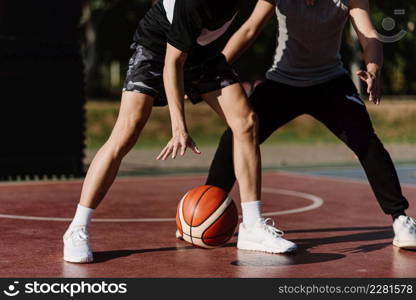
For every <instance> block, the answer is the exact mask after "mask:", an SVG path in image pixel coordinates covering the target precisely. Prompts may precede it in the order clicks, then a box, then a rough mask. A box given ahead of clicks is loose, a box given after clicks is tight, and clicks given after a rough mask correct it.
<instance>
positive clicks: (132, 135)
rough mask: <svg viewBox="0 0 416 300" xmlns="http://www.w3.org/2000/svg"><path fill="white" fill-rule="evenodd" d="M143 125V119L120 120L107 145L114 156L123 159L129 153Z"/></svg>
mask: <svg viewBox="0 0 416 300" xmlns="http://www.w3.org/2000/svg"><path fill="white" fill-rule="evenodd" d="M120 123H121V124H120ZM143 126H144V124H142V121H141V120H136V119H130V120H124V121H122V122H118V124H117V125H116V127H115V128H114V130H113V132H112V134H111V136H110V138H109V140H108V141H107V146H108V147H109V148H110V151H111V153H112V156H113V157H114V158H116V159H122V158H123V157H124V156H126V155H127V153H129V151H130V150H131V149H132V148H133V147H134V145H135V144H136V142H137V139H138V136H139V134H140V131H141V129H142V128H143Z"/></svg>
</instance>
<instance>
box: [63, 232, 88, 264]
mask: <svg viewBox="0 0 416 300" xmlns="http://www.w3.org/2000/svg"><path fill="white" fill-rule="evenodd" d="M63 240H64V260H65V261H67V262H72V263H79V264H83V263H90V262H92V261H93V256H92V251H91V247H90V243H89V234H88V229H87V227H86V226H74V227H70V228H68V230H67V231H66V232H65V234H64V237H63Z"/></svg>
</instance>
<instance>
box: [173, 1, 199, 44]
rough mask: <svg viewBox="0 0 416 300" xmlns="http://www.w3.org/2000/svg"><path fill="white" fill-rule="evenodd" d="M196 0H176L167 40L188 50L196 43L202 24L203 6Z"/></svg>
mask: <svg viewBox="0 0 416 300" xmlns="http://www.w3.org/2000/svg"><path fill="white" fill-rule="evenodd" d="M199 3H200V1H198V0H176V3H175V9H174V13H173V19H172V24H171V27H170V30H169V32H168V34H167V42H168V43H169V44H170V45H172V46H174V47H175V48H177V49H179V50H181V51H183V52H189V50H191V48H192V47H193V46H195V45H196V43H197V39H198V37H199V36H200V34H201V32H202V28H203V24H204V12H203V8H202V7H201V5H200V4H199Z"/></svg>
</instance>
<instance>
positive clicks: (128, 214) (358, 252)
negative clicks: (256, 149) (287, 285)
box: [0, 173, 416, 278]
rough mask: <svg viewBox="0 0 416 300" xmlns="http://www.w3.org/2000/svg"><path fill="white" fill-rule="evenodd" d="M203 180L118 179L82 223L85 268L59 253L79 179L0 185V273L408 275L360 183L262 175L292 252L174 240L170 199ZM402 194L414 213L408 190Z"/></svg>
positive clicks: (414, 192)
mask: <svg viewBox="0 0 416 300" xmlns="http://www.w3.org/2000/svg"><path fill="white" fill-rule="evenodd" d="M204 178H205V177H204V176H201V175H195V176H186V177H182V176H181V177H152V178H132V179H119V180H118V181H117V182H116V183H115V185H114V186H113V187H112V189H111V190H110V192H109V194H108V196H107V198H106V200H105V201H104V202H103V204H102V206H101V207H100V208H99V209H98V211H97V213H96V215H95V218H96V222H94V223H93V224H92V226H91V230H90V232H91V236H92V245H93V250H94V256H95V263H93V264H88V265H77V264H71V263H66V262H64V261H63V260H62V240H61V239H62V234H63V233H64V231H65V229H66V227H67V225H68V221H65V218H71V217H72V216H73V214H74V211H75V205H76V203H77V201H78V196H79V193H80V189H81V182H80V181H73V182H51V183H29V184H28V183H15V184H14V183H11V184H10V183H3V184H0V227H1V239H0V240H1V246H0V277H227V278H228V277H236V278H238V277H274V278H279V277H286V278H287V277H357V278H362V277H416V268H415V264H416V252H415V251H406V250H399V249H397V248H395V247H394V246H392V244H391V241H392V237H393V233H392V229H391V218H390V217H389V216H385V215H384V214H383V213H382V212H381V209H380V208H379V207H378V204H377V202H376V200H375V198H374V196H373V194H372V192H371V190H370V187H369V186H368V184H367V183H366V182H358V181H351V180H333V179H330V178H323V177H321V178H320V177H312V176H303V175H296V174H289V173H266V174H265V175H264V181H263V186H264V190H263V199H264V212H265V213H268V214H269V215H273V216H272V217H273V219H274V220H275V221H276V223H277V224H278V227H279V228H280V229H282V230H284V231H285V232H286V235H285V237H286V238H287V239H290V240H293V241H295V242H296V243H298V245H299V246H300V249H299V251H298V252H297V253H296V254H292V255H276V254H263V253H256V252H247V251H241V250H237V249H236V247H235V242H236V237H234V238H233V239H232V240H231V241H230V242H229V243H228V244H227V245H226V246H224V247H221V248H216V249H211V250H205V249H198V248H194V247H192V246H190V245H188V244H186V243H185V242H183V241H178V240H176V239H175V235H174V233H175V222H174V221H173V218H174V217H175V209H176V205H177V203H178V201H179V199H180V198H181V197H182V195H183V194H184V193H185V192H186V191H187V190H188V189H191V188H193V187H195V186H197V185H201V184H203V182H204ZM404 192H405V195H406V196H407V197H408V198H409V200H410V201H411V207H412V209H411V210H409V214H412V215H416V209H415V208H416V203H415V201H414V199H416V187H412V186H404ZM233 195H234V199H235V200H236V201H238V197H237V193H236V192H235V191H234V192H233ZM31 217H41V218H40V219H37V218H31ZM42 217H44V218H45V219H42ZM62 218H63V219H62Z"/></svg>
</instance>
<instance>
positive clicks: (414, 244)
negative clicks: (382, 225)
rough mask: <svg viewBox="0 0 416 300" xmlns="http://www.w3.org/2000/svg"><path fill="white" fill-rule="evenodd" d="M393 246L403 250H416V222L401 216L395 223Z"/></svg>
mask: <svg viewBox="0 0 416 300" xmlns="http://www.w3.org/2000/svg"><path fill="white" fill-rule="evenodd" d="M393 230H394V234H395V236H394V240H393V245H394V246H396V247H399V248H403V249H416V220H415V219H414V218H411V217H408V216H400V217H398V218H397V219H396V220H395V221H394V223H393Z"/></svg>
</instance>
